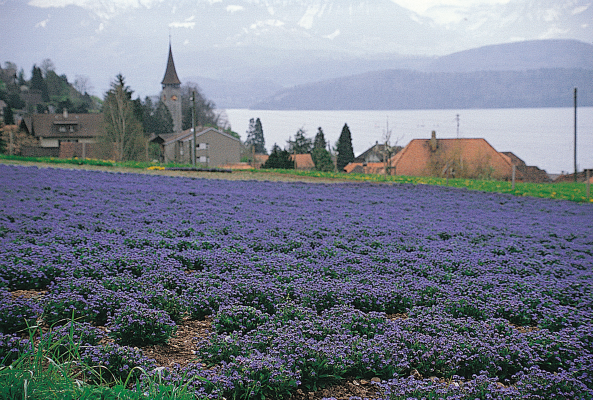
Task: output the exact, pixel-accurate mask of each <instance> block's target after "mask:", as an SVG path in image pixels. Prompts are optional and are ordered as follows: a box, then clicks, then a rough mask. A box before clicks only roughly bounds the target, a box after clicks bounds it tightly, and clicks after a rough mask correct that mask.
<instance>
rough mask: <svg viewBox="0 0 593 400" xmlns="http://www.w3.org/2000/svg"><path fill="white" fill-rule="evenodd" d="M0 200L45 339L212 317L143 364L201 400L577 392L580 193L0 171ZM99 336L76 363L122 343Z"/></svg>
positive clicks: (0, 252)
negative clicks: (185, 359)
mask: <svg viewBox="0 0 593 400" xmlns="http://www.w3.org/2000/svg"><path fill="white" fill-rule="evenodd" d="M0 193H1V194H2V195H0V210H2V212H0V265H2V268H0V287H3V288H4V289H3V290H4V291H6V290H16V289H35V288H37V289H39V288H44V289H46V290H47V291H48V293H47V294H46V295H44V296H42V297H41V298H40V299H39V300H38V305H39V306H42V307H43V315H42V319H44V320H45V321H46V322H48V323H49V324H50V325H53V328H52V329H53V330H52V332H57V330H58V328H57V325H59V324H67V323H69V322H71V321H72V318H73V317H74V322H75V324H78V323H82V322H85V323H88V324H91V325H93V326H94V327H96V328H100V329H103V327H104V325H105V324H107V325H108V326H107V329H109V330H110V331H111V332H110V336H111V337H112V338H114V339H115V341H116V342H117V343H118V344H124V343H125V344H129V345H134V346H145V345H150V344H154V343H163V342H166V341H167V339H168V338H169V337H171V335H172V334H174V332H175V322H177V323H178V324H183V323H185V321H186V319H187V318H189V319H196V320H198V319H199V320H201V319H207V320H209V321H210V320H211V321H212V322H213V332H212V333H210V334H209V335H207V336H202V337H201V339H200V342H199V343H198V345H197V346H196V348H195V352H196V357H197V358H198V359H199V360H200V363H199V364H192V365H191V366H187V367H178V368H166V369H161V370H159V372H158V373H160V374H161V375H159V376H161V377H162V379H163V382H165V383H166V384H174V385H179V386H183V385H184V382H189V381H190V380H191V382H192V383H191V384H188V385H190V386H191V391H193V392H194V393H196V395H197V396H199V397H213V398H216V397H217V396H218V397H219V398H220V397H223V396H224V397H226V398H239V397H248V395H249V394H251V397H255V398H258V397H259V398H262V397H268V398H273V397H280V396H284V397H288V396H289V395H294V394H295V392H296V391H297V390H299V389H300V390H303V391H304V392H308V391H315V390H317V389H319V388H321V387H324V386H327V385H330V384H333V383H336V382H341V381H343V380H344V379H348V378H364V379H366V380H371V379H372V380H373V381H374V382H376V381H377V379H378V380H381V381H382V383H381V387H380V389H381V391H382V393H383V397H384V398H385V399H389V398H392V399H400V398H408V397H411V398H414V397H416V398H422V397H425V398H427V399H428V398H435V399H436V398H451V399H453V398H488V397H489V396H490V397H492V398H500V399H502V398H554V397H555V396H556V397H560V398H562V397H563V398H571V399H572V398H575V399H578V398H584V399H588V398H591V396H592V395H593V374H591V371H592V370H593V322H592V321H593V318H591V317H592V315H593V298H592V297H591V293H592V292H593V276H592V274H591V271H593V252H592V251H591V249H592V248H593V240H592V239H591V238H593V225H592V224H588V223H584V222H583V221H592V220H593V205H592V204H575V203H571V202H566V201H558V200H550V199H535V198H521V197H515V196H510V195H504V194H492V193H482V192H472V191H467V190H459V189H454V188H447V187H434V186H425V185H414V184H411V183H410V184H393V185H380V184H368V183H357V184H341V183H340V184H306V183H300V182H290V183H288V182H284V183H283V182H261V181H224V180H206V179H187V178H175V177H167V176H155V175H150V174H108V173H103V172H96V171H69V170H49V169H38V168H29V167H18V166H7V165H0ZM18 304H19V307H20V306H21V305H22V307H23V308H22V309H19V310H21V311H23V312H25V314H26V315H29V316H31V318H33V316H34V315H38V314H36V313H37V312H38V311H36V309H35V307H36V304H35V303H34V302H33V303H22V304H21V303H18ZM14 307H16V306H15V303H14V301H13V300H12V299H10V301H9V302H2V303H0V315H9V314H10V313H12V311H11V310H14V309H15V308H14ZM25 308H28V310H25ZM2 313H4V314H2ZM25 314H21V315H25ZM10 315H12V314H10ZM16 315H19V314H16ZM208 316H212V319H209V318H207V317H208ZM27 318H28V317H27ZM11 326H12V323H11ZM84 326H86V327H88V328H89V329H91V328H90V326H88V325H84ZM10 329H13V328H10ZM64 329H65V330H68V327H65V328H64ZM76 329H78V328H76ZM55 335H56V341H61V339H59V337H66V336H67V337H68V338H69V337H70V333H68V335H66V334H65V333H64V336H59V335H58V334H57V333H55ZM60 335H61V334H60ZM58 336H59V337H58ZM72 336H74V335H72ZM6 340H9V341H10V340H13V341H14V340H17V339H16V338H15V337H14V336H11V337H10V338H8V339H6ZM77 340H79V341H76V340H72V342H73V343H74V345H73V346H72V347H74V350H76V346H78V345H79V344H80V347H78V351H83V352H85V353H86V354H87V355H88V354H91V353H89V352H90V348H87V347H86V346H87V344H84V343H83V342H84V341H85V340H84V339H82V336H80V339H77ZM90 342H91V343H89V344H91V345H92V340H91V341H90ZM11 343H12V342H11ZM14 343H17V342H14ZM60 343H61V342H60ZM111 346H112V347H111V348H110V350H105V351H99V350H97V347H93V349H94V350H93V351H94V352H93V353H92V354H93V356H94V357H95V359H94V361H92V362H93V363H94V364H93V365H96V366H99V365H102V366H103V367H101V370H104V371H107V369H106V368H105V366H107V365H108V364H106V363H109V364H113V362H115V363H116V364H117V363H118V362H119V361H117V360H116V361H113V360H115V359H112V358H111V357H112V356H111V354H112V353H117V354H120V352H123V353H126V354H128V353H127V352H129V350H125V351H124V350H121V349H120V348H119V347H114V345H111ZM99 347H100V346H99ZM11 348H16V347H14V346H12V347H11ZM116 349H118V350H116ZM128 349H129V348H128ZM123 353H121V354H123ZM11 354H19V352H18V351H15V352H12V353H11ZM134 354H135V353H134ZM122 357H123V356H122ZM126 357H128V356H126ZM129 357H132V356H131V355H130V356H129ZM129 357H128V358H129ZM132 358H133V357H132ZM13 359H14V358H13ZM126 359H127V358H126ZM89 362H91V361H89ZM138 362H140V361H138ZM121 363H123V361H122V362H120V364H121ZM125 364H126V365H128V364H127V363H125ZM140 364H141V363H140ZM140 364H138V363H137V362H132V363H130V364H129V365H128V369H133V366H135V365H140ZM122 368H123V367H122ZM114 370H118V369H117V368H116V369H114ZM109 374H114V372H113V371H110V372H109ZM99 377H100V376H99ZM186 378H187V379H186ZM373 378H376V379H373ZM105 379H106V377H105Z"/></svg>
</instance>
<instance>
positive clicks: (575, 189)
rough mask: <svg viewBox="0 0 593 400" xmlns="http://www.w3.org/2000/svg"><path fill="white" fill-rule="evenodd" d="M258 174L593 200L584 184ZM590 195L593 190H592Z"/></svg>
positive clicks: (311, 173) (317, 173)
mask: <svg viewBox="0 0 593 400" xmlns="http://www.w3.org/2000/svg"><path fill="white" fill-rule="evenodd" d="M250 171H252V172H253V173H258V174H267V173H275V174H278V173H280V174H286V175H292V176H303V177H318V178H324V179H339V180H347V181H353V182H376V183H408V184H413V185H437V186H448V187H455V188H462V189H467V190H479V191H483V192H493V193H508V194H512V195H515V196H529V197H541V198H550V199H559V200H569V201H575V202H593V198H591V197H590V198H589V199H588V198H587V185H586V184H585V183H581V182H579V183H574V182H561V183H530V182H516V183H515V188H514V189H513V187H512V182H507V181H495V180H480V179H446V178H434V177H427V176H402V175H396V176H385V175H373V174H347V173H340V172H320V171H298V170H283V169H271V170H250ZM592 191H593V189H592Z"/></svg>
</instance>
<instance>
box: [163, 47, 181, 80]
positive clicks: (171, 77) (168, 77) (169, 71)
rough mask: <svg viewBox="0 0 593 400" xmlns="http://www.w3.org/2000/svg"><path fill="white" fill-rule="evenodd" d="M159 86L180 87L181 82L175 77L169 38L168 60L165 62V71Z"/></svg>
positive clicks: (175, 72)
mask: <svg viewBox="0 0 593 400" xmlns="http://www.w3.org/2000/svg"><path fill="white" fill-rule="evenodd" d="M161 85H181V81H180V80H179V77H178V76H177V71H176V70H175V63H174V62H173V52H172V51H171V38H170V37H169V60H168V61H167V70H166V71H165V77H164V78H163V81H162V82H161Z"/></svg>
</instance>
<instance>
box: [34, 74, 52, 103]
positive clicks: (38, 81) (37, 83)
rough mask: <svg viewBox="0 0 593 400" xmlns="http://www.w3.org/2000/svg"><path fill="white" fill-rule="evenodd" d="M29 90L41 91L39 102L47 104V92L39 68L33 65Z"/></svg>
mask: <svg viewBox="0 0 593 400" xmlns="http://www.w3.org/2000/svg"><path fill="white" fill-rule="evenodd" d="M31 89H33V90H39V91H41V100H42V101H43V102H46V103H47V102H49V92H48V90H47V83H46V82H45V80H44V79H43V74H42V73H41V68H39V67H37V66H36V65H33V70H32V71H31Z"/></svg>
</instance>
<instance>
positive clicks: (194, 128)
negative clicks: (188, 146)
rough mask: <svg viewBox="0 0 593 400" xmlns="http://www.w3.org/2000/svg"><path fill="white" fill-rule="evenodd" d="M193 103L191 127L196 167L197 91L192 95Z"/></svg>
mask: <svg viewBox="0 0 593 400" xmlns="http://www.w3.org/2000/svg"><path fill="white" fill-rule="evenodd" d="M191 101H192V108H191V126H192V128H191V129H192V131H193V132H194V147H193V151H192V152H191V154H192V163H191V164H192V165H193V166H194V167H195V166H196V158H197V157H196V152H197V149H196V147H197V143H196V91H195V90H194V91H193V92H192V95H191Z"/></svg>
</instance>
